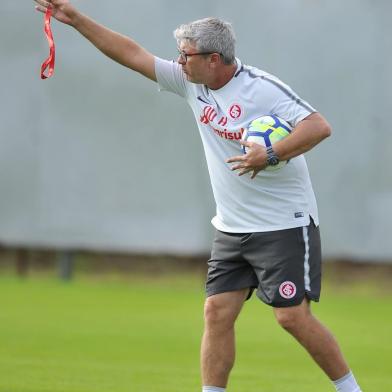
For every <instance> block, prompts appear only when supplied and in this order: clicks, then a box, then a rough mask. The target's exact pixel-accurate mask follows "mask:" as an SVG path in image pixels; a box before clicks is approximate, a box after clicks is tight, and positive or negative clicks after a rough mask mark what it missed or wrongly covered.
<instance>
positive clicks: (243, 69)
mask: <svg viewBox="0 0 392 392" xmlns="http://www.w3.org/2000/svg"><path fill="white" fill-rule="evenodd" d="M237 65H238V67H237V71H236V73H235V75H234V77H233V78H232V79H231V80H230V81H229V82H228V83H227V84H226V85H224V86H223V87H222V88H220V89H218V90H210V89H209V88H208V87H206V86H205V85H202V84H195V83H191V82H189V81H188V80H187V79H186V76H185V75H184V73H183V71H182V69H181V66H180V65H179V64H178V63H176V62H173V61H167V60H163V59H161V58H158V57H156V58H155V72H156V77H157V80H158V84H159V89H160V90H166V91H171V92H173V93H175V94H178V95H180V96H181V97H183V98H185V99H186V100H187V102H188V103H189V105H190V106H191V108H192V110H193V113H194V115H195V118H196V122H197V125H198V127H199V131H200V136H201V139H202V142H203V147H204V151H205V155H206V159H207V166H208V171H209V174H210V179H211V184H212V190H213V193H214V198H215V202H216V216H215V217H214V218H213V219H212V224H213V225H214V226H215V228H216V229H218V230H221V231H225V232H231V233H251V232H264V231H274V230H282V229H288V228H293V227H299V226H306V225H308V224H309V222H310V218H309V217H310V216H311V217H312V218H313V220H314V221H315V223H316V225H318V214H317V205H316V199H315V196H314V193H313V189H312V185H311V182H310V178H309V172H308V168H307V166H306V161H305V157H304V156H303V155H300V156H298V157H295V158H293V159H291V160H290V161H289V162H288V163H287V165H285V166H284V167H283V168H281V169H279V170H275V171H265V170H262V171H260V172H259V173H258V174H257V175H256V177H255V178H254V179H253V180H252V179H251V178H250V175H247V174H245V175H243V176H238V173H236V172H235V171H231V170H230V164H227V163H226V162H225V160H226V159H227V158H229V157H232V156H235V155H241V154H242V150H241V145H240V144H239V143H238V140H240V139H241V136H242V132H243V129H244V128H246V127H247V126H248V124H249V123H250V122H251V121H252V120H254V119H255V118H257V117H260V116H262V115H268V114H276V115H277V116H279V117H281V118H283V119H284V120H286V121H287V122H289V123H290V124H291V125H292V126H296V125H297V124H298V122H300V121H301V120H303V119H304V118H305V117H307V116H309V114H311V113H313V112H315V109H313V108H312V107H311V106H310V105H309V104H308V103H306V102H305V101H303V100H301V99H300V98H299V97H298V96H297V95H296V94H295V93H294V92H293V91H292V90H291V89H290V87H288V86H287V85H285V84H284V83H282V82H281V81H280V80H279V79H278V78H276V77H274V76H272V75H270V74H268V73H266V72H264V71H261V70H259V69H257V68H254V67H250V66H247V65H242V64H241V62H240V61H239V60H238V59H237Z"/></svg>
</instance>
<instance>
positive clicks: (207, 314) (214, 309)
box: [204, 292, 246, 329]
mask: <svg viewBox="0 0 392 392" xmlns="http://www.w3.org/2000/svg"><path fill="white" fill-rule="evenodd" d="M233 295H235V294H234V293H233V294H228V295H225V294H223V295H221V294H218V295H212V296H211V297H208V298H207V299H206V302H205V305H204V320H205V324H206V327H214V328H220V329H229V328H232V327H233V325H234V322H235V320H236V318H237V316H238V314H239V312H240V310H241V307H242V303H243V301H244V300H245V298H246V292H244V294H241V293H238V294H237V295H235V297H233Z"/></svg>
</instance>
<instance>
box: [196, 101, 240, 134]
mask: <svg viewBox="0 0 392 392" xmlns="http://www.w3.org/2000/svg"><path fill="white" fill-rule="evenodd" d="M217 117H218V113H217V111H216V110H215V109H214V107H212V106H205V107H204V109H203V113H202V114H201V116H200V122H201V123H203V124H205V125H209V126H210V127H211V129H212V130H213V132H214V133H215V134H216V135H217V136H219V137H221V138H223V139H227V140H241V138H242V134H243V133H244V129H243V128H241V129H239V130H238V131H229V130H227V129H226V128H220V127H218V126H221V127H225V126H226V125H227V121H228V119H227V117H226V116H222V117H221V118H220V119H219V121H215V120H216V119H217Z"/></svg>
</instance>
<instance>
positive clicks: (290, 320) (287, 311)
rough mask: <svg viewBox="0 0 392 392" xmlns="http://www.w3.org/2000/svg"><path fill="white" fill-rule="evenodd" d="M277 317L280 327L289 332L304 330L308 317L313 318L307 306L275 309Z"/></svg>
mask: <svg viewBox="0 0 392 392" xmlns="http://www.w3.org/2000/svg"><path fill="white" fill-rule="evenodd" d="M274 312H275V317H276V320H277V322H278V323H279V325H280V326H281V327H282V328H284V329H285V330H287V331H289V332H294V331H296V330H297V329H298V328H304V327H305V325H306V323H307V320H308V317H311V314H310V311H309V309H308V306H307V304H304V303H303V304H301V305H298V306H293V307H287V308H275V309H274Z"/></svg>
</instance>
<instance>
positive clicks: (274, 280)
mask: <svg viewBox="0 0 392 392" xmlns="http://www.w3.org/2000/svg"><path fill="white" fill-rule="evenodd" d="M245 288H250V289H251V291H250V295H251V294H252V292H253V289H256V288H257V296H258V297H259V298H260V299H261V300H262V301H263V302H265V303H266V304H268V305H271V306H274V307H286V306H294V305H299V304H300V303H301V302H302V301H303V299H304V298H305V297H307V298H308V299H310V300H312V301H318V300H319V298H320V289H321V245H320V231H319V228H318V227H316V226H315V224H314V223H313V220H312V219H311V223H310V225H309V226H305V227H296V228H293V229H287V230H278V231H269V232H260V233H225V232H222V231H218V230H217V231H216V233H215V238H214V243H213V247H212V252H211V259H210V260H209V261H208V273H207V282H206V292H207V296H211V295H214V294H219V293H224V292H227V291H235V290H240V289H245ZM250 295H249V297H250Z"/></svg>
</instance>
